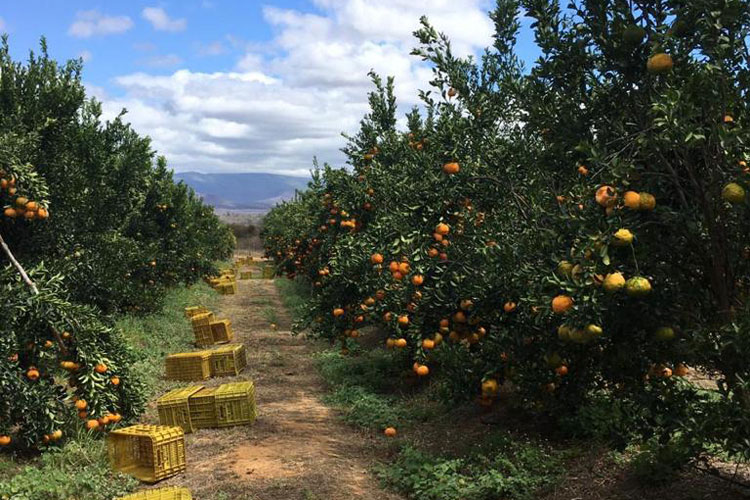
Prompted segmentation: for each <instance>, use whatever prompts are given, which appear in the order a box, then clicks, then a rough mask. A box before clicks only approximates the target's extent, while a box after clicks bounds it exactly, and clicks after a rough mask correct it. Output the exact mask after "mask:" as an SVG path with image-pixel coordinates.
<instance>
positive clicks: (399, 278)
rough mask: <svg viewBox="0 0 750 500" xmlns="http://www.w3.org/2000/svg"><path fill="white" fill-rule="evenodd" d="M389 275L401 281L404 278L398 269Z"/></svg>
mask: <svg viewBox="0 0 750 500" xmlns="http://www.w3.org/2000/svg"><path fill="white" fill-rule="evenodd" d="M391 277H393V279H394V280H396V281H401V280H402V279H404V275H403V274H401V273H400V272H399V271H396V272H395V273H393V274H392V275H391Z"/></svg>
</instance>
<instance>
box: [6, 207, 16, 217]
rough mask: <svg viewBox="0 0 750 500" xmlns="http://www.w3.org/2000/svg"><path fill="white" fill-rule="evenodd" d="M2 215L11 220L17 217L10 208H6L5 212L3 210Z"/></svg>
mask: <svg viewBox="0 0 750 500" xmlns="http://www.w3.org/2000/svg"><path fill="white" fill-rule="evenodd" d="M3 215H4V216H6V217H9V218H11V219H15V218H16V217H18V212H16V209H15V208H10V207H9V208H6V209H5V210H3Z"/></svg>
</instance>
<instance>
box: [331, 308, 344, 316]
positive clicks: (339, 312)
mask: <svg viewBox="0 0 750 500" xmlns="http://www.w3.org/2000/svg"><path fill="white" fill-rule="evenodd" d="M333 315H334V316H335V317H339V316H343V315H344V310H343V309H341V308H340V307H337V308H336V309H334V310H333Z"/></svg>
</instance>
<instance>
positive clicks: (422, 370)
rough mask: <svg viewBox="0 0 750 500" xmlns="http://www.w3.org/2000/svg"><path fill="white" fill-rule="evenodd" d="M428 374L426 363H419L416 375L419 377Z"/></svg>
mask: <svg viewBox="0 0 750 500" xmlns="http://www.w3.org/2000/svg"><path fill="white" fill-rule="evenodd" d="M429 374H430V369H429V368H428V367H427V366H426V365H419V368H417V375H419V376H420V377H426V376H427V375H429Z"/></svg>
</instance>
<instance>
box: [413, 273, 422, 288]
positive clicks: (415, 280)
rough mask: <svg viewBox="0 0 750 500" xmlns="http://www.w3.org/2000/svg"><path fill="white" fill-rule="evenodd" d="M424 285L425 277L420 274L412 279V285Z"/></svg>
mask: <svg viewBox="0 0 750 500" xmlns="http://www.w3.org/2000/svg"><path fill="white" fill-rule="evenodd" d="M422 283H424V277H423V276H422V275H420V274H415V275H414V276H412V277H411V284H412V285H414V286H419V285H421V284H422Z"/></svg>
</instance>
